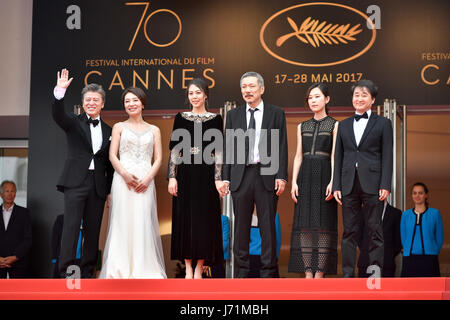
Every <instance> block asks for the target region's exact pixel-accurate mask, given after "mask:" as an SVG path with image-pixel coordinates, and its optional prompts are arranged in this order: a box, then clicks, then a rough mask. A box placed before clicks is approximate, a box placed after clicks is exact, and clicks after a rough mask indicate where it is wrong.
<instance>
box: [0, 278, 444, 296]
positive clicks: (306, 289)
mask: <svg viewBox="0 0 450 320" xmlns="http://www.w3.org/2000/svg"><path fill="white" fill-rule="evenodd" d="M370 280H372V279H370ZM370 280H369V282H370V285H371V287H372V288H373V289H370V288H368V285H367V284H368V279H336V278H330V279H319V280H310V279H308V280H307V279H298V278H295V279H287V278H283V279H203V280H185V279H167V280H97V279H92V280H91V279H89V280H79V285H80V288H79V289H77V288H76V285H77V284H76V283H74V282H73V281H74V280H63V279H21V280H16V279H6V280H0V300H450V278H409V279H405V278H386V279H378V280H379V281H380V282H379V283H378V285H379V286H378V287H377V283H376V282H375V279H373V280H372V281H370ZM68 281H69V282H68ZM68 285H69V287H71V288H73V289H70V288H69V287H68ZM74 287H75V288H74Z"/></svg>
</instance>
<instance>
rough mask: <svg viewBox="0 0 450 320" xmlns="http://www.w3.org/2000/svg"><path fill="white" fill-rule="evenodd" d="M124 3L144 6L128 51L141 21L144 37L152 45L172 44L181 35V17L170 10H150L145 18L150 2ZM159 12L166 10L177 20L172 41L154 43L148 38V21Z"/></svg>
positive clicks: (163, 45)
mask: <svg viewBox="0 0 450 320" xmlns="http://www.w3.org/2000/svg"><path fill="white" fill-rule="evenodd" d="M125 5H127V6H145V8H144V11H143V12H142V16H141V19H140V21H139V24H138V26H137V28H136V32H135V33H134V36H133V39H132V40H131V43H130V47H129V48H128V51H131V49H132V48H133V45H134V41H135V40H136V36H137V35H138V33H139V30H140V29H141V27H142V22H144V23H143V24H144V35H145V38H146V39H147V41H148V42H150V43H151V44H152V45H154V46H156V47H168V46H170V45H172V44H174V43H175V42H176V41H177V40H178V38H179V37H180V35H181V28H182V27H181V19H180V17H179V16H178V15H177V14H176V13H175V12H173V11H172V10H169V9H158V10H155V11H153V12H151V13H150V14H149V15H148V16H147V18H145V16H146V14H147V10H148V7H149V5H150V2H127V3H125ZM161 12H167V13H169V14H171V15H173V16H174V17H175V18H176V19H177V21H178V34H177V35H176V36H175V38H174V39H172V41H170V42H167V43H156V42H154V41H152V39H150V37H149V35H148V33H147V24H148V21H149V20H150V19H151V18H152V16H154V15H155V14H158V13H161ZM144 18H145V21H144Z"/></svg>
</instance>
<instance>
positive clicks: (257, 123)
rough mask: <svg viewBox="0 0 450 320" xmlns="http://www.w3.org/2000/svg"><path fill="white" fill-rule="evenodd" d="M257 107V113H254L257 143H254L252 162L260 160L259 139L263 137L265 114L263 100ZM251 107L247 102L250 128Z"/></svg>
mask: <svg viewBox="0 0 450 320" xmlns="http://www.w3.org/2000/svg"><path fill="white" fill-rule="evenodd" d="M256 108H258V110H257V111H255V113H254V117H255V145H254V148H253V161H252V163H258V162H260V158H259V148H258V145H259V139H260V137H261V127H262V119H263V114H264V102H263V101H262V100H261V102H260V103H259V105H258V106H257V107H256ZM250 109H251V107H250V106H249V105H248V104H247V107H246V117H247V128H248V126H249V124H250V117H251V112H250V111H249V110H250ZM249 152H250V151H249Z"/></svg>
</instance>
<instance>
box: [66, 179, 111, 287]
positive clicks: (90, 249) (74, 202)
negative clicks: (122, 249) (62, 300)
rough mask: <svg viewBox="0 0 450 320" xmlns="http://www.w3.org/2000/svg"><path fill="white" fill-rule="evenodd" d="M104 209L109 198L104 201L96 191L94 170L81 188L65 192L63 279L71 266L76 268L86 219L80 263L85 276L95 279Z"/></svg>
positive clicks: (82, 274)
mask: <svg viewBox="0 0 450 320" xmlns="http://www.w3.org/2000/svg"><path fill="white" fill-rule="evenodd" d="M104 206H105V199H103V198H100V197H99V196H98V195H97V193H96V190H95V181H94V172H93V171H89V174H88V175H87V177H86V180H85V181H84V182H83V184H82V185H81V186H79V187H76V188H68V189H65V190H64V225H63V232H62V239H61V253H60V257H59V272H60V274H61V277H65V276H67V268H68V267H69V266H71V265H76V263H75V259H76V253H77V243H78V237H79V234H80V225H81V221H82V220H83V239H84V242H83V252H82V255H81V263H80V269H81V277H82V278H92V277H94V276H95V267H96V264H97V255H98V238H99V234H100V227H101V223H102V217H103V210H104ZM69 275H70V274H69Z"/></svg>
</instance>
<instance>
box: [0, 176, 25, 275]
mask: <svg viewBox="0 0 450 320" xmlns="http://www.w3.org/2000/svg"><path fill="white" fill-rule="evenodd" d="M0 188H1V191H0V195H1V197H2V199H3V204H2V205H1V207H0V208H1V212H2V219H0V278H3V279H4V278H6V277H7V275H9V278H11V279H13V278H26V277H27V262H28V261H27V260H28V259H27V256H28V253H29V251H30V247H31V241H32V235H31V220H30V214H29V212H28V209H26V208H24V207H21V206H18V205H16V204H15V203H14V199H15V198H16V190H17V189H16V184H15V183H14V182H13V181H8V180H5V181H3V182H2V184H1V185H0Z"/></svg>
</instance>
